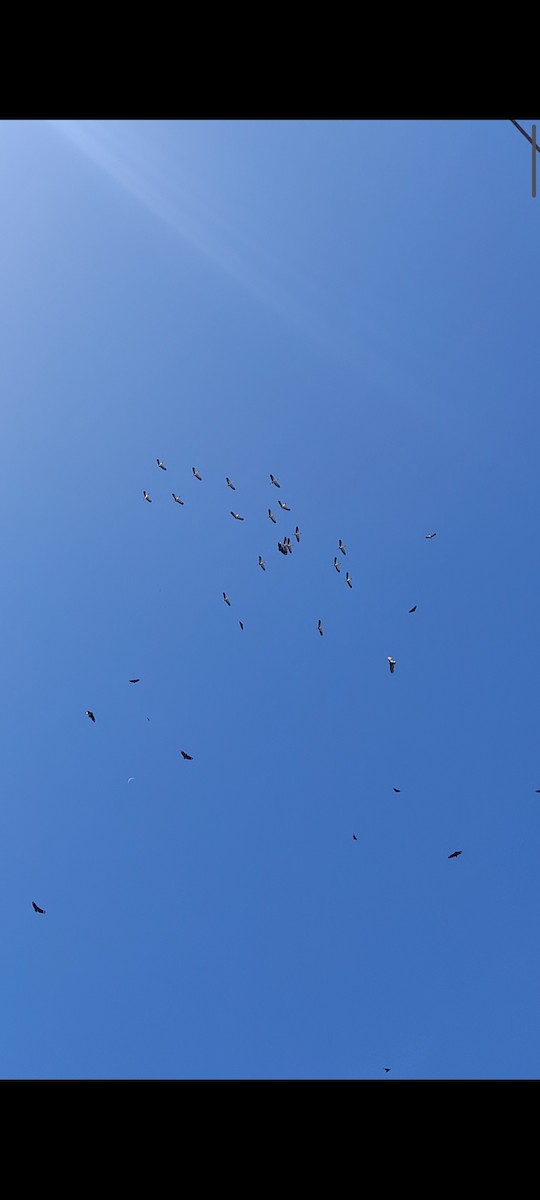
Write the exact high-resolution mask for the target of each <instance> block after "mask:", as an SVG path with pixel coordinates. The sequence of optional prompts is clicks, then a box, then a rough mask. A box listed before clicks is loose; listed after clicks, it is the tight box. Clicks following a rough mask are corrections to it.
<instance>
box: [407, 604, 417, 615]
mask: <svg viewBox="0 0 540 1200" xmlns="http://www.w3.org/2000/svg"><path fill="white" fill-rule="evenodd" d="M409 612H410V613H412V612H416V604H413V606H412V608H410V609H409Z"/></svg>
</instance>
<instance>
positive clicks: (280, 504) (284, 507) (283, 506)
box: [278, 500, 291, 512]
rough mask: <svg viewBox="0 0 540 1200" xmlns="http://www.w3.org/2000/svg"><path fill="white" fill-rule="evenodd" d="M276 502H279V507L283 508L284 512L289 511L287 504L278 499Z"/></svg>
mask: <svg viewBox="0 0 540 1200" xmlns="http://www.w3.org/2000/svg"><path fill="white" fill-rule="evenodd" d="M278 504H279V507H280V508H283V509H284V511H285V512H290V511H291V510H290V508H289V507H288V505H287V504H284V503H283V500H278Z"/></svg>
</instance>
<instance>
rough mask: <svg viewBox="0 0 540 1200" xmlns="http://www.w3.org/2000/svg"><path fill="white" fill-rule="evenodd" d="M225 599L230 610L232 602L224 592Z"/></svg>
mask: <svg viewBox="0 0 540 1200" xmlns="http://www.w3.org/2000/svg"><path fill="white" fill-rule="evenodd" d="M223 599H224V601H225V604H228V605H229V608H230V607H231V602H230V600H229V597H228V596H227V594H226V592H224V593H223Z"/></svg>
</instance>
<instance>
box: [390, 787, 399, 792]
mask: <svg viewBox="0 0 540 1200" xmlns="http://www.w3.org/2000/svg"><path fill="white" fill-rule="evenodd" d="M392 791H393V792H400V791H401V788H392Z"/></svg>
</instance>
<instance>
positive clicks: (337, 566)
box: [334, 554, 341, 575]
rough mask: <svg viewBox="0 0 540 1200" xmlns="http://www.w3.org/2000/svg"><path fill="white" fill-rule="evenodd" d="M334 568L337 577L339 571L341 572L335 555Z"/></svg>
mask: <svg viewBox="0 0 540 1200" xmlns="http://www.w3.org/2000/svg"><path fill="white" fill-rule="evenodd" d="M334 566H335V568H336V571H337V573H338V575H339V573H340V571H341V567H340V565H339V563H338V560H337V558H336V555H335V554H334Z"/></svg>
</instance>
